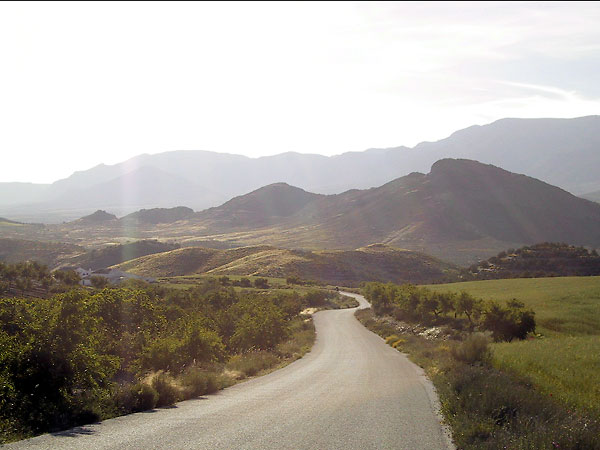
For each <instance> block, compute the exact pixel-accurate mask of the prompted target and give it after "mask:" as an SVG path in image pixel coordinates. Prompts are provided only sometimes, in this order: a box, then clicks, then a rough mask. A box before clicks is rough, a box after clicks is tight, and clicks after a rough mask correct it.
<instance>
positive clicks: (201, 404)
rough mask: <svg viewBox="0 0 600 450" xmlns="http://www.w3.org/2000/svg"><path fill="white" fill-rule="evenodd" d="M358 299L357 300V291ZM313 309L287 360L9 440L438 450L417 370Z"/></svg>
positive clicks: (431, 407) (347, 319) (360, 331)
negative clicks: (203, 393) (294, 354)
mask: <svg viewBox="0 0 600 450" xmlns="http://www.w3.org/2000/svg"><path fill="white" fill-rule="evenodd" d="M348 295H352V296H353V297H356V298H357V299H358V300H359V302H360V304H361V306H360V307H366V306H368V303H367V302H366V301H365V299H364V298H363V297H361V296H359V295H356V294H348ZM354 311H355V309H346V310H334V311H322V312H319V313H317V314H315V316H314V322H315V326H316V330H317V341H316V343H315V345H314V347H313V349H312V351H311V352H310V353H308V354H307V355H306V356H305V357H304V358H302V359H300V360H298V361H295V362H294V363H292V364H290V365H288V366H287V367H285V368H283V369H281V370H277V371H275V372H272V373H270V374H268V375H265V376H263V377H258V378H255V379H252V380H249V381H247V382H244V383H240V384H238V385H236V386H233V387H231V388H228V389H225V390H223V391H221V392H219V393H218V394H215V395H209V396H207V397H204V398H201V399H197V400H188V401H184V402H181V403H178V404H177V405H176V407H172V408H161V409H157V410H154V411H150V412H145V413H137V414H131V415H128V416H122V417H117V418H115V419H110V420H106V421H104V422H101V423H98V424H93V425H87V426H83V427H78V428H74V429H72V430H68V431H65V432H61V433H56V434H46V435H43V436H38V437H36V438H32V439H28V440H24V441H20V442H16V443H14V444H11V445H9V446H7V447H10V448H13V447H14V448H24V449H26V448H47V449H63V448H64V449H67V448H68V449H73V448H82V449H145V450H147V449H157V448H172V449H192V448H193V449H237V448H240V449H338V448H339V449H346V450H347V449H371V448H373V449H375V448H378V449H379V448H381V449H383V448H385V449H411V450H414V449H427V450H434V449H447V448H452V444H451V443H450V441H449V439H448V438H447V436H446V435H445V434H444V430H443V427H442V426H441V425H440V421H439V417H438V415H437V414H436V406H435V405H436V398H435V394H434V391H433V388H432V386H431V384H430V383H429V381H428V380H427V379H426V378H425V377H424V376H423V374H422V371H421V369H420V368H418V367H417V366H415V365H414V364H412V363H411V362H410V361H409V360H408V359H407V358H406V357H405V356H403V355H402V354H400V353H399V352H397V351H396V350H394V349H392V348H391V347H389V346H387V345H386V344H385V342H384V341H383V340H382V339H381V338H380V337H378V336H377V335H375V334H373V333H371V332H370V331H368V330H367V329H366V328H364V327H363V326H362V325H361V324H360V323H359V322H358V321H357V320H356V318H355V317H354Z"/></svg>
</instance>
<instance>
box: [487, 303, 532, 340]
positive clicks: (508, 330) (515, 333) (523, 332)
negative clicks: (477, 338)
mask: <svg viewBox="0 0 600 450" xmlns="http://www.w3.org/2000/svg"><path fill="white" fill-rule="evenodd" d="M484 316H485V317H484V320H483V328H484V329H486V330H489V331H491V332H492V337H493V338H494V340H495V341H497V342H498V341H508V342H510V341H512V340H513V339H514V338H517V339H525V337H526V336H527V334H528V333H530V332H533V331H535V315H534V312H533V311H524V310H523V304H522V303H519V302H517V301H516V300H511V301H509V302H508V307H507V308H503V307H502V306H500V305H498V304H497V303H495V302H491V304H490V306H489V309H488V310H487V311H486V312H485V313H484Z"/></svg>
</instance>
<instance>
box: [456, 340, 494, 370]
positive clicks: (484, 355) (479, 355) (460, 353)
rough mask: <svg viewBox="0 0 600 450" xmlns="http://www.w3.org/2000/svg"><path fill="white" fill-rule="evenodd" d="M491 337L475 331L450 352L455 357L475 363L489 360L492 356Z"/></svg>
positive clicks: (468, 362)
mask: <svg viewBox="0 0 600 450" xmlns="http://www.w3.org/2000/svg"><path fill="white" fill-rule="evenodd" d="M488 343H489V339H488V337H487V336H486V335H484V334H483V333H473V334H471V335H470V336H469V337H468V338H467V339H466V340H465V341H464V342H462V343H461V344H459V345H457V346H455V347H452V348H451V350H450V352H451V353H452V356H453V357H454V359H456V360H458V361H462V362H465V363H467V364H473V363H475V362H487V361H489V358H490V356H491V353H490V349H489V348H488Z"/></svg>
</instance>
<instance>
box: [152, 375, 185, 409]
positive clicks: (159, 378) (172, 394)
mask: <svg viewBox="0 0 600 450" xmlns="http://www.w3.org/2000/svg"><path fill="white" fill-rule="evenodd" d="M152 387H153V388H154V390H155V391H156V392H157V393H158V399H157V400H156V406H171V405H173V404H174V403H176V402H177V401H178V400H180V399H181V394H180V392H179V389H178V388H177V386H175V382H174V380H173V378H171V377H170V376H169V375H167V374H166V373H159V374H158V375H156V376H155V377H154V378H153V379H152Z"/></svg>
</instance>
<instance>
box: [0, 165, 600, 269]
mask: <svg viewBox="0 0 600 450" xmlns="http://www.w3.org/2000/svg"><path fill="white" fill-rule="evenodd" d="M174 211H178V212H179V211H181V212H182V213H183V216H178V215H177V214H178V213H177V214H176V215H175V217H171V218H170V219H174V218H177V219H179V217H182V218H181V219H180V220H176V221H173V222H168V226H165V225H164V224H162V223H157V222H156V220H154V221H143V220H132V219H131V218H130V219H127V220H125V219H120V220H117V219H116V218H115V217H114V216H112V215H109V214H107V213H95V214H94V215H92V217H88V218H86V219H85V220H84V219H81V220H79V221H75V222H71V223H68V224H64V225H57V226H46V227H43V226H38V227H34V226H28V225H20V226H18V227H14V226H12V227H11V226H10V225H6V226H2V227H1V228H2V232H3V233H6V235H7V236H9V235H10V236H13V237H22V236H25V235H26V233H27V230H28V229H29V228H31V230H32V231H31V232H32V233H35V236H36V239H43V238H44V236H46V239H52V240H61V241H70V242H75V243H80V242H86V241H87V242H89V243H90V244H89V245H94V246H96V245H98V244H99V243H102V242H106V241H111V242H114V241H117V242H118V240H121V239H124V238H126V239H131V238H135V239H142V238H161V239H164V240H166V239H168V240H170V241H178V242H180V243H181V245H182V246H189V245H199V243H204V242H205V243H207V245H206V246H207V247H212V248H215V249H217V248H232V247H242V246H248V245H274V246H277V247H283V248H288V249H292V248H296V249H298V248H301V249H309V250H313V249H344V250H352V249H356V248H361V247H364V246H367V245H369V244H373V243H384V244H386V245H390V246H393V247H397V248H405V249H409V250H414V251H419V252H422V253H426V254H431V255H434V256H436V257H438V258H440V259H442V260H446V261H452V262H453V263H456V264H472V263H473V262H476V261H479V260H482V259H486V258H489V257H490V256H492V255H494V254H496V253H498V252H499V251H500V250H503V249H506V248H509V247H513V248H517V247H520V246H522V245H531V244H534V243H538V242H569V243H570V244H573V245H578V246H581V245H583V246H589V247H592V248H598V247H600V204H598V203H594V202H591V201H588V200H585V199H582V198H579V197H575V196H574V195H572V194H570V193H569V192H567V191H565V190H563V189H560V188H558V187H555V186H551V185H549V184H547V183H545V182H542V181H540V180H537V179H535V178H531V177H528V176H525V175H520V174H516V173H512V172H509V171H507V170H504V169H501V168H498V167H495V166H493V165H488V164H482V163H479V162H477V161H472V160H464V159H443V160H440V161H437V162H436V163H435V164H433V166H432V167H431V171H430V172H429V173H428V174H422V173H418V172H415V173H411V174H409V175H406V176H404V177H400V178H397V179H395V180H393V181H391V182H389V183H386V184H384V185H382V186H380V187H377V188H371V189H365V190H358V189H353V190H349V191H346V192H344V193H342V194H336V195H320V194H313V193H310V192H306V191H305V190H303V189H300V188H297V187H293V186H290V185H288V184H285V183H276V184H272V185H268V186H265V187H263V188H260V189H257V190H255V191H252V192H250V193H249V194H245V195H242V196H238V197H235V198H233V199H231V200H230V201H228V202H226V203H224V204H223V205H221V206H219V207H216V208H210V209H207V210H204V211H201V212H199V213H194V214H193V215H188V214H190V211H189V210H187V209H185V208H183V209H177V208H176V209H173V210H170V209H167V210H157V211H155V212H154V213H155V214H157V215H158V216H161V215H162V214H166V215H167V216H169V215H170V214H173V212H174ZM154 213H150V215H152V214H154ZM145 214H146V213H141V212H140V213H139V214H134V216H133V217H142V216H144V215H145ZM96 215H97V216H98V217H95V216H96ZM91 218H94V220H90V219H91ZM170 219H169V220H170ZM28 227H29V228H28ZM182 251H183V249H182ZM195 260H197V258H196V259H195Z"/></svg>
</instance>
